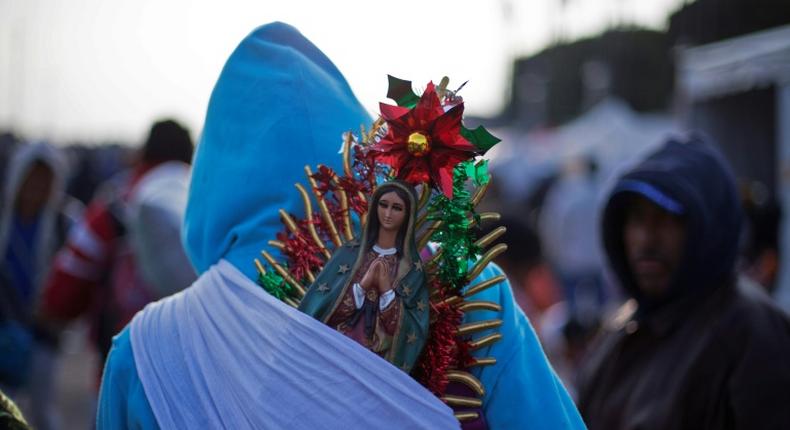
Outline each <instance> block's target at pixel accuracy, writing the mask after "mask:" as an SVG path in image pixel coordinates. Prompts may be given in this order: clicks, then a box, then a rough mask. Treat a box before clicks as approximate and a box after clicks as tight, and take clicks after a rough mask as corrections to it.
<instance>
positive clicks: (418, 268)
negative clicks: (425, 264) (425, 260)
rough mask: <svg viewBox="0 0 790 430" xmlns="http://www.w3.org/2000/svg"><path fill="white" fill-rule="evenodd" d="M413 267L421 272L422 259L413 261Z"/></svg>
mask: <svg viewBox="0 0 790 430" xmlns="http://www.w3.org/2000/svg"><path fill="white" fill-rule="evenodd" d="M414 269H415V270H417V271H418V272H422V261H415V262H414Z"/></svg>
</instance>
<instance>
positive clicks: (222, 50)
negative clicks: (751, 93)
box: [0, 0, 684, 143]
mask: <svg viewBox="0 0 790 430" xmlns="http://www.w3.org/2000/svg"><path fill="white" fill-rule="evenodd" d="M683 2H684V0H564V1H561V0H521V1H518V0H498V1H494V0H474V1H473V0H422V1H418V0H396V1H390V2H382V1H377V0H359V1H357V0H353V1H351V0H334V1H326V0H315V1H307V0H285V1H278V2H274V1H263V0H258V1H252V0H223V1H194V0H192V1H190V0H111V1H107V0H68V1H66V0H0V129H3V128H9V127H11V128H13V129H14V130H16V131H17V132H18V133H22V134H23V135H25V136H26V137H30V138H36V139H41V138H45V139H53V140H55V141H56V142H59V143H65V142H66V141H67V140H71V139H85V140H88V141H93V142H95V141H100V140H105V139H120V140H124V141H128V142H130V143H139V141H140V140H141V139H142V138H143V136H144V134H145V132H146V131H147V128H148V127H149V125H150V123H151V122H152V121H153V120H155V119H156V118H159V117H161V116H173V117H175V118H177V119H180V120H182V121H183V122H185V123H186V124H187V125H188V126H189V127H190V128H191V129H192V131H193V135H195V136H197V134H198V133H199V131H200V127H201V125H202V122H203V117H204V114H205V110H206V106H207V103H208V99H209V95H210V93H211V90H212V88H213V85H214V82H215V81H216V79H217V77H218V75H219V72H220V70H221V68H222V65H223V64H224V62H225V60H226V59H227V57H228V56H229V55H230V53H231V52H232V51H233V49H234V48H235V47H236V45H237V44H238V43H239V42H240V41H241V39H242V38H243V37H244V36H245V35H246V34H248V33H249V32H250V31H251V30H252V29H254V28H255V27H256V26H258V25H261V24H264V23H267V22H271V21H284V22H287V23H290V24H292V25H294V26H296V27H297V28H299V29H300V31H301V32H302V33H303V34H304V35H305V36H307V37H308V38H309V39H310V40H312V41H313V43H315V44H316V45H317V46H318V47H319V48H321V49H322V50H323V51H324V52H325V53H326V54H327V55H328V56H329V58H331V59H332V60H333V61H334V62H335V64H336V65H337V66H338V67H339V68H340V70H341V71H342V72H343V73H344V74H345V76H346V78H347V79H348V81H349V82H350V84H351V86H352V88H353V89H354V91H355V92H356V95H357V97H358V98H359V99H360V101H361V102H362V103H363V105H365V106H366V107H367V108H368V109H369V110H370V111H371V113H376V112H377V109H378V102H380V101H384V102H386V101H388V100H387V99H386V90H387V78H386V75H387V74H392V75H394V76H397V77H400V78H403V79H409V80H412V81H413V82H414V84H415V86H416V87H418V88H424V86H425V84H426V83H427V82H428V81H429V80H434V81H438V80H439V79H441V77H442V76H444V75H447V76H449V77H450V79H451V87H452V86H454V84H455V85H458V84H460V83H462V82H463V81H466V80H468V81H469V83H468V84H467V85H466V87H464V90H463V92H462V93H461V95H463V96H464V99H465V100H466V110H467V112H468V113H470V114H475V115H493V114H495V113H496V112H497V111H499V110H500V109H501V108H502V107H503V104H504V100H505V96H506V94H507V86H508V80H509V74H510V69H511V65H512V61H513V58H515V57H517V56H520V55H524V54H527V53H532V52H536V51H538V50H540V49H541V48H543V47H545V46H546V45H547V44H548V43H550V42H551V41H552V40H554V39H556V38H557V37H562V38H564V39H575V38H578V37H581V36H586V35H592V34H595V33H598V32H600V31H602V30H603V29H605V28H607V27H610V26H611V25H613V24H616V23H636V24H640V25H644V26H648V27H651V28H657V29H662V28H665V26H666V18H667V15H668V13H669V12H671V11H672V10H675V9H677V8H678V7H679V6H680V5H681V4H682V3H683ZM563 4H564V5H565V6H564V7H562V6H561V5H563Z"/></svg>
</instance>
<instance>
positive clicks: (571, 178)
mask: <svg viewBox="0 0 790 430" xmlns="http://www.w3.org/2000/svg"><path fill="white" fill-rule="evenodd" d="M597 175H598V164H597V163H596V161H595V159H594V158H592V156H576V157H573V158H571V159H569V160H568V161H567V162H566V163H565V164H564V165H563V167H562V172H561V174H560V177H559V178H558V179H557V180H556V182H554V184H552V185H551V187H550V188H549V190H548V191H547V194H546V197H545V200H544V203H543V207H542V208H541V210H540V215H539V219H538V231H539V233H540V239H541V243H542V244H543V247H544V249H545V251H546V258H547V260H548V261H549V263H550V264H551V267H552V268H553V269H554V273H555V275H556V276H557V278H558V279H559V282H560V285H561V287H562V293H563V294H562V295H563V297H564V305H563V306H564V311H563V313H564V315H565V317H564V322H563V323H562V326H561V329H562V332H563V334H562V338H563V339H564V340H565V341H566V342H567V343H566V344H565V347H567V351H566V352H567V354H568V359H569V360H570V362H571V363H578V360H579V358H580V357H581V355H582V354H583V353H584V350H585V348H586V347H587V343H588V341H589V340H590V338H591V337H592V336H593V335H594V333H595V332H596V330H597V329H598V325H599V322H600V320H601V316H602V314H603V313H604V312H605V310H606V309H605V306H606V305H607V302H608V301H609V299H610V298H611V297H610V296H611V294H609V293H608V291H607V288H606V284H605V283H604V280H603V276H602V275H603V272H602V258H601V247H600V242H599V228H598V225H599V218H598V207H599V202H598V193H599V184H598V178H597ZM555 321H558V319H557V318H555ZM555 328H556V329H559V327H558V326H556V325H555ZM571 367H573V366H571ZM566 376H570V375H566Z"/></svg>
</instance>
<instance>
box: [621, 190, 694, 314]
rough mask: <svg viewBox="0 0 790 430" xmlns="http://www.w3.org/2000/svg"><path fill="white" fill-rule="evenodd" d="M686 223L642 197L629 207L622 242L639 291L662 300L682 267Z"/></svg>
mask: <svg viewBox="0 0 790 430" xmlns="http://www.w3.org/2000/svg"><path fill="white" fill-rule="evenodd" d="M685 239H686V228H685V222H684V220H683V219H682V218H681V217H679V216H677V215H674V214H672V213H670V212H667V211H666V210H664V209H662V208H661V207H659V206H657V205H656V204H654V203H652V202H651V201H650V200H647V199H646V198H644V197H641V196H635V197H634V198H633V200H632V201H631V202H630V204H628V205H627V208H626V213H625V225H624V227H623V243H624V245H625V255H626V259H627V260H628V265H629V267H630V268H631V273H632V274H633V276H634V280H635V282H636V286H637V288H639V291H641V292H642V294H644V295H645V296H646V297H650V298H654V299H656V298H661V297H662V296H663V295H664V294H666V292H667V290H668V289H669V285H670V283H671V282H672V278H673V277H674V275H675V272H676V271H677V269H678V267H679V266H680V261H681V258H682V257H683V247H684V246H685Z"/></svg>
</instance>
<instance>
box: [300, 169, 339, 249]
mask: <svg viewBox="0 0 790 430" xmlns="http://www.w3.org/2000/svg"><path fill="white" fill-rule="evenodd" d="M296 189H297V190H299V194H301V195H302V203H304V211H305V213H306V214H307V215H306V216H307V231H308V232H309V233H310V238H312V239H313V242H314V243H315V244H316V246H318V248H319V249H321V253H322V254H324V257H326V259H327V260H328V259H329V258H330V257H331V256H332V254H331V253H330V252H329V250H328V249H326V245H324V241H323V240H321V238H320V237H318V232H317V231H316V230H315V224H314V223H313V204H312V203H310V195H308V194H307V190H305V189H304V187H303V186H302V184H296Z"/></svg>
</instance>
